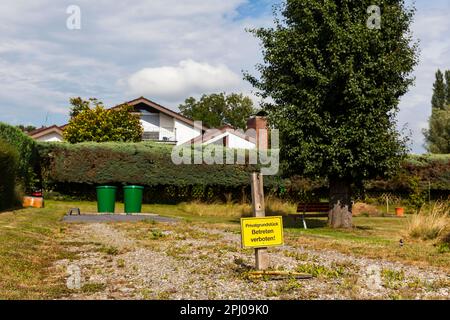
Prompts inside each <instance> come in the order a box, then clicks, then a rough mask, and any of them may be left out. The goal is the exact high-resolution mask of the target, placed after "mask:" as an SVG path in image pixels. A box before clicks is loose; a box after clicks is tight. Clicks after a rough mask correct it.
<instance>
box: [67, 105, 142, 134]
mask: <svg viewBox="0 0 450 320" xmlns="http://www.w3.org/2000/svg"><path fill="white" fill-rule="evenodd" d="M71 103H72V104H73V106H74V107H73V109H72V113H71V115H73V116H72V118H71V120H70V122H69V124H68V125H67V127H66V128H65V129H64V138H65V140H66V141H68V142H70V143H79V142H85V141H93V142H108V141H122V142H138V141H140V140H141V139H142V133H143V128H142V126H141V124H140V121H139V116H138V115H136V114H133V113H132V111H133V107H131V106H129V105H126V104H124V105H121V106H119V107H117V108H115V109H110V110H108V109H105V108H104V106H103V104H102V103H101V102H99V101H98V100H96V99H90V100H89V101H83V100H82V99H81V98H75V99H71ZM91 103H93V104H94V107H93V108H91V106H90V104H91Z"/></svg>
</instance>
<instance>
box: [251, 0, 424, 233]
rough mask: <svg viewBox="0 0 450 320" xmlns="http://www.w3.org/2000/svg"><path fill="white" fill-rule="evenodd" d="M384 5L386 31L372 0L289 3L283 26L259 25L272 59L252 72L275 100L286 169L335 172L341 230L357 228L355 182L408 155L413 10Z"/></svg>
mask: <svg viewBox="0 0 450 320" xmlns="http://www.w3.org/2000/svg"><path fill="white" fill-rule="evenodd" d="M378 3H379V6H380V9H381V25H380V29H377V28H371V27H369V25H368V21H369V22H370V19H371V17H372V15H373V13H372V12H371V11H370V10H368V8H370V6H371V5H372V4H373V1H370V0H361V1H353V0H340V1H338V0H323V1H317V0H286V1H285V2H284V4H283V5H281V6H280V8H279V9H278V10H277V16H276V19H275V27H273V28H260V29H255V30H252V32H253V33H254V34H255V35H256V37H257V38H259V40H260V41H261V44H262V49H263V57H264V63H262V64H259V65H257V70H258V71H259V73H260V76H258V77H257V76H252V75H250V74H247V75H246V77H247V79H248V80H249V81H250V82H251V83H252V84H253V85H254V86H255V87H256V88H257V89H259V90H260V92H261V95H262V97H264V98H271V99H272V100H273V102H271V103H267V104H266V105H265V109H266V111H267V112H268V114H269V121H270V122H271V123H272V124H273V125H274V126H275V127H276V128H277V129H279V130H280V138H281V141H280V142H281V148H282V150H281V154H280V156H281V157H282V161H283V165H284V172H286V173H296V174H303V175H307V176H311V177H327V178H328V180H329V183H330V202H331V203H332V206H333V208H334V209H333V210H332V213H330V219H329V223H330V224H331V225H332V226H334V227H349V226H351V213H349V211H351V201H350V196H349V194H350V186H351V184H352V183H357V184H359V183H361V182H362V181H363V180H365V179H370V178H373V177H376V176H386V175H388V174H389V173H394V172H395V170H396V169H397V168H398V167H399V165H400V161H401V160H402V158H403V157H404V156H405V154H406V152H407V145H406V141H405V139H404V138H402V137H401V135H400V133H399V132H397V131H396V119H395V116H396V113H397V111H398V104H399V99H400V97H401V96H402V95H404V94H405V93H406V92H407V90H408V87H409V86H410V85H411V84H412V83H413V78H412V76H411V73H412V71H413V67H414V66H415V65H416V63H417V47H416V45H415V44H413V43H412V37H411V33H410V25H411V22H412V19H413V15H414V11H415V9H414V8H408V7H407V6H406V5H405V2H404V1H402V0H384V1H379V2H378ZM368 12H369V13H368ZM337 204H340V206H337Z"/></svg>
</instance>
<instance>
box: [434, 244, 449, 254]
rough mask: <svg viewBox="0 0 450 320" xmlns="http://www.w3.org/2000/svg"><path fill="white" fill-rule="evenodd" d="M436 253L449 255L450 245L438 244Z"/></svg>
mask: <svg viewBox="0 0 450 320" xmlns="http://www.w3.org/2000/svg"><path fill="white" fill-rule="evenodd" d="M436 247H437V251H438V252H439V253H449V252H450V244H448V243H445V242H442V243H439V244H438V245H437V246H436Z"/></svg>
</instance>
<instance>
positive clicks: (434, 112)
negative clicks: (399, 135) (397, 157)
mask: <svg viewBox="0 0 450 320" xmlns="http://www.w3.org/2000/svg"><path fill="white" fill-rule="evenodd" d="M423 133H424V135H425V146H426V148H427V150H428V152H430V153H450V70H447V71H445V74H443V73H442V72H441V70H438V71H437V72H436V80H435V82H434V84H433V96H432V98H431V117H430V119H429V127H428V129H426V130H424V131H423Z"/></svg>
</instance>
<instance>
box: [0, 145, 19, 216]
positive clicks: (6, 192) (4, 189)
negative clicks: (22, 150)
mask: <svg viewBox="0 0 450 320" xmlns="http://www.w3.org/2000/svg"><path fill="white" fill-rule="evenodd" d="M18 162H19V155H18V152H17V151H16V149H15V148H14V147H13V146H11V145H10V144H8V143H7V142H6V141H3V140H0V210H6V209H9V208H11V207H13V206H14V205H15V204H16V195H15V192H16V191H15V189H16V172H17V168H18Z"/></svg>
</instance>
